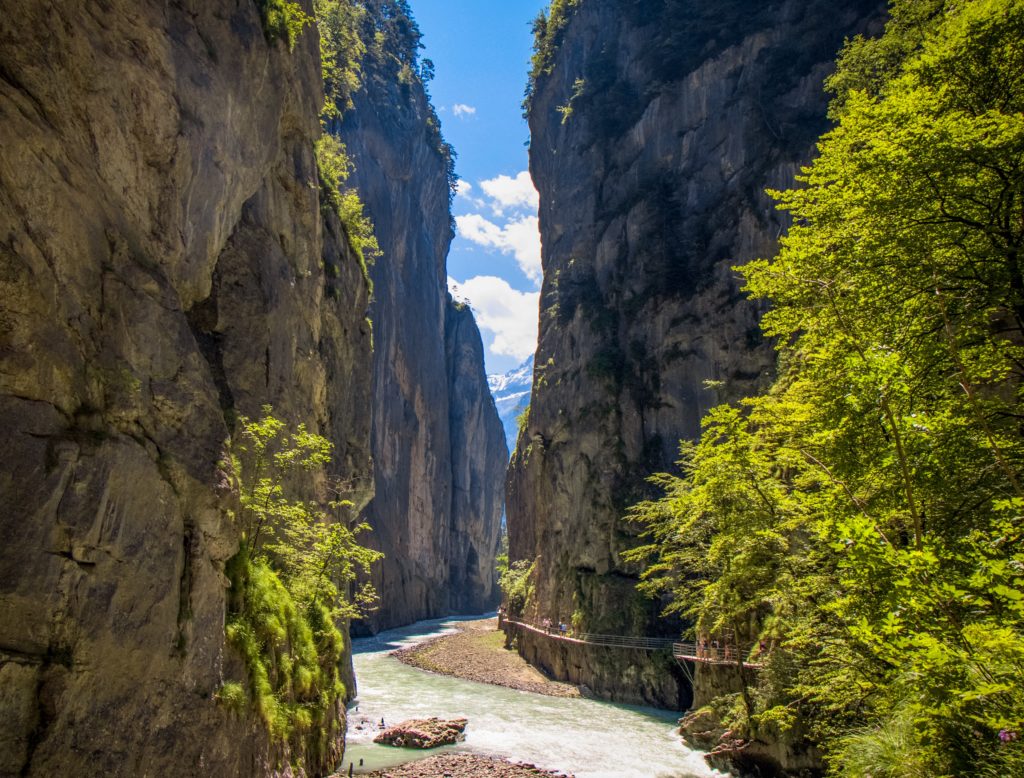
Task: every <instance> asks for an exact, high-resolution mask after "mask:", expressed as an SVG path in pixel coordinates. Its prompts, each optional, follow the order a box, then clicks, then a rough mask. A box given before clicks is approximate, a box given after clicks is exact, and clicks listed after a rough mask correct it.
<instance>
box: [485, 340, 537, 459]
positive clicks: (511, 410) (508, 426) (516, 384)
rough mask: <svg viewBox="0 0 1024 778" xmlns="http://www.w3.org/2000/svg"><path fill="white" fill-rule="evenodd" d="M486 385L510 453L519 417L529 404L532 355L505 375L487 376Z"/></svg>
mask: <svg viewBox="0 0 1024 778" xmlns="http://www.w3.org/2000/svg"><path fill="white" fill-rule="evenodd" d="M487 385H488V386H489V387H490V388H491V394H492V395H493V396H494V404H495V406H497V408H498V416H500V417H501V423H502V426H504V428H505V439H506V440H507V441H508V450H509V452H510V453H511V452H512V451H513V450H515V447H516V437H517V436H518V434H519V425H518V419H519V415H520V414H521V413H522V412H523V411H524V410H526V407H527V406H528V405H529V404H530V390H531V389H532V387H533V354H531V355H530V356H529V357H527V358H526V361H525V362H523V363H522V364H521V365H519V367H516V368H514V369H512V370H509V371H508V372H507V373H498V374H495V375H489V376H487Z"/></svg>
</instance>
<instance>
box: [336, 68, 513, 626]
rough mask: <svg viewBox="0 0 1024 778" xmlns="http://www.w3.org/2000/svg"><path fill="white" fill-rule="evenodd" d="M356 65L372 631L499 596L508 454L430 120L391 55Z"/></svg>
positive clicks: (354, 127) (349, 139) (354, 144)
mask: <svg viewBox="0 0 1024 778" xmlns="http://www.w3.org/2000/svg"><path fill="white" fill-rule="evenodd" d="M363 67H364V79H363V80H364V84H363V87H362V89H361V90H359V92H357V93H356V94H355V95H354V101H355V108H354V109H353V110H352V111H350V112H349V113H348V114H346V116H345V118H344V121H343V122H342V123H341V127H340V134H341V137H342V139H343V140H344V141H345V144H346V147H347V148H348V152H349V154H350V155H351V157H352V159H353V162H354V163H355V168H356V169H355V173H354V175H353V177H352V179H351V180H352V183H354V184H355V185H356V186H357V187H358V189H359V192H360V194H361V195H362V197H363V200H364V201H365V203H366V208H367V213H368V214H369V215H370V217H371V218H372V219H373V222H374V225H375V227H376V232H377V236H378V239H379V241H380V247H381V253H382V256H381V258H380V259H379V260H378V261H377V262H376V264H375V265H374V267H373V268H372V271H371V274H372V277H373V283H374V296H373V297H374V299H373V303H372V306H371V316H372V319H373V326H374V345H375V350H374V358H373V395H374V407H373V459H374V466H375V470H376V496H375V498H374V500H373V502H372V503H371V504H370V506H369V508H368V510H367V513H366V515H367V518H368V520H369V522H370V524H371V525H372V526H373V529H374V531H373V535H372V537H371V538H369V541H368V542H369V543H371V544H372V545H374V546H375V547H376V548H378V549H380V550H381V551H383V552H384V554H385V558H384V560H383V562H382V563H381V565H380V567H379V568H378V570H377V571H376V572H375V575H374V584H375V585H376V587H377V590H378V591H379V593H380V595H381V607H380V609H379V610H378V611H376V612H375V613H373V614H371V615H370V616H369V617H368V619H367V620H366V621H365V623H364V624H363V625H361V626H362V628H363V629H366V630H369V631H372V632H376V631H378V630H380V629H386V628H388V627H393V626H398V625H402V624H409V623H411V622H413V621H417V620H419V619H424V618H431V617H437V616H442V615H448V614H454V613H480V612H483V611H484V610H487V609H488V608H490V607H494V606H495V605H496V601H497V597H498V593H497V586H496V581H495V579H494V572H493V571H494V558H495V556H496V554H497V546H498V534H499V531H500V523H501V514H502V509H503V502H504V489H503V478H504V471H505V467H506V464H507V461H508V453H507V449H506V447H505V442H504V437H503V433H502V428H501V422H500V420H499V419H498V415H497V411H496V410H495V409H494V401H493V400H492V398H491V396H490V393H489V391H488V389H487V379H486V376H485V374H484V368H483V346H482V344H481V340H480V333H479V331H478V330H477V327H476V323H475V322H474V320H473V317H472V314H471V312H470V311H469V310H464V309H462V308H460V307H459V306H457V305H456V304H455V303H453V302H452V301H451V298H450V297H449V295H448V292H447V280H446V279H447V276H446V272H445V260H446V258H447V255H448V246H449V244H450V243H451V239H452V227H451V224H452V222H451V216H450V211H449V182H448V178H447V175H446V173H447V168H446V164H447V163H446V161H445V159H444V155H443V153H442V149H441V145H440V143H441V140H440V136H439V135H438V134H437V133H436V132H431V131H430V122H431V121H436V120H435V119H431V113H430V108H429V105H428V103H427V99H426V96H425V95H424V93H423V89H422V87H421V86H420V85H419V83H418V82H414V83H413V84H411V85H410V84H401V83H399V80H398V78H397V76H396V75H395V73H393V72H391V70H390V68H393V67H394V63H392V62H389V61H381V60H378V59H375V58H374V57H373V56H372V53H371V55H369V56H368V57H367V59H366V61H365V62H364V66H363Z"/></svg>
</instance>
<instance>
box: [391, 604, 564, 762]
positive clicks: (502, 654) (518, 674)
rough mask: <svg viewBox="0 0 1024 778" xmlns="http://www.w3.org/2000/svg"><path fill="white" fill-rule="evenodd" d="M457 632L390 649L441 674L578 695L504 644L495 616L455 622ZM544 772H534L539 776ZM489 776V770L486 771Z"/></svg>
mask: <svg viewBox="0 0 1024 778" xmlns="http://www.w3.org/2000/svg"><path fill="white" fill-rule="evenodd" d="M456 626H457V627H458V630H459V631H458V632H454V633H451V634H448V635H442V636H440V637H437V638H434V639H433V640H428V641H427V642H425V643H420V644H419V645H416V646H413V647H411V648H403V649H399V650H398V651H395V652H394V655H395V657H396V658H398V659H399V661H401V662H404V663H405V664H407V665H412V666H413V667H418V668H420V669H421V670H428V671H430V672H432V673H440V674H441V675H451V676H455V677H456V678H464V679H466V680H468V681H479V682H480V683H489V684H494V685H495V686H505V687H508V688H510V689H520V690H522V691H526V692H534V693H535V694H546V695H548V696H550V697H579V696H580V690H579V689H578V688H577V687H575V686H572V685H571V684H566V683H559V682H558V681H552V680H551V679H550V678H548V677H547V676H545V675H544V674H543V673H541V672H540V671H539V670H537V668H535V667H533V666H531V665H529V664H527V663H526V661H525V660H524V659H523V658H522V657H521V656H519V654H517V653H516V652H515V651H510V650H508V649H506V648H505V647H504V643H505V636H504V634H503V633H502V632H500V631H498V619H497V618H493V619H480V620H475V621H465V622H458V623H457V624H456ZM542 774H544V773H537V775H542ZM487 775H490V773H487Z"/></svg>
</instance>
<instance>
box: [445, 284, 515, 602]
mask: <svg viewBox="0 0 1024 778" xmlns="http://www.w3.org/2000/svg"><path fill="white" fill-rule="evenodd" d="M444 332H445V356H446V359H447V364H448V397H449V407H448V418H449V424H450V427H451V435H450V441H451V452H452V453H451V464H452V492H451V494H452V505H451V518H450V524H449V532H450V533H451V537H452V539H451V547H452V553H451V556H450V558H449V563H448V581H449V586H450V589H451V600H450V607H451V608H452V610H454V611H456V612H458V613H483V612H484V611H486V610H490V609H492V608H494V607H496V606H497V603H498V600H499V599H500V592H499V590H498V587H497V580H496V575H497V573H496V570H495V556H496V555H497V549H498V543H499V542H500V540H501V538H500V534H501V514H502V511H503V508H504V503H505V479H504V473H505V468H506V467H507V466H508V446H507V444H506V442H505V429H504V427H503V426H502V423H501V419H500V418H499V417H498V413H497V409H496V408H495V405H494V399H493V397H492V396H491V391H490V387H489V386H488V385H487V376H486V374H485V372H484V347H483V342H482V341H481V339H480V330H479V329H477V326H476V321H475V320H474V319H473V312H472V311H471V310H470V309H469V307H468V306H465V305H461V304H459V303H455V302H453V301H452V299H451V298H450V297H449V298H448V303H447V306H446V309H445V326H444Z"/></svg>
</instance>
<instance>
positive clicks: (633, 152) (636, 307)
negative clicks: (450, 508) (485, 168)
mask: <svg viewBox="0 0 1024 778" xmlns="http://www.w3.org/2000/svg"><path fill="white" fill-rule="evenodd" d="M883 8H884V4H883V3H881V2H878V1H877V0H857V2H849V3H843V4H841V5H839V6H836V4H834V3H829V2H824V0H814V1H813V2H807V1H806V0H771V1H770V2H753V1H752V0H729V1H728V2H717V3H698V2H694V1H693V0H658V2H648V3H622V2H617V1H616V0H582V1H581V2H580V3H579V4H578V6H577V8H576V10H575V11H572V10H570V20H569V22H568V24H567V26H566V27H565V28H564V30H563V33H562V35H561V41H560V44H559V45H558V47H557V51H556V52H555V53H554V57H553V60H552V63H551V65H552V68H551V72H550V73H549V74H547V75H541V77H540V78H539V80H538V82H537V84H536V89H535V91H534V94H533V96H532V105H531V108H530V115H529V119H530V127H531V131H532V141H531V146H530V169H531V173H532V175H533V178H534V181H535V183H536V185H537V188H538V190H539V192H540V226H541V233H542V237H543V263H544V285H543V290H542V297H541V317H540V335H539V345H538V351H537V355H536V367H535V374H534V384H533V401H532V404H531V407H530V416H529V424H528V426H527V428H526V429H525V430H524V432H523V434H522V435H521V436H520V438H519V440H518V445H517V450H516V452H515V455H514V457H513V462H512V466H511V470H510V475H509V480H508V487H507V488H508V524H509V535H510V547H511V557H512V559H525V560H529V561H531V562H533V561H536V572H535V585H536V592H535V600H534V602H533V604H532V605H531V610H530V612H529V613H527V614H526V616H527V617H528V618H531V619H537V620H540V619H543V618H550V619H552V620H553V621H556V622H558V621H565V622H569V621H572V623H573V625H574V626H575V627H576V628H577V630H578V631H589V632H598V633H609V634H634V635H639V634H647V635H653V634H657V633H658V632H659V630H664V631H665V634H666V636H669V637H671V636H677V635H678V632H675V631H674V630H677V629H678V625H676V626H675V627H673V626H672V625H665V623H664V622H660V621H659V620H658V619H657V614H658V611H659V609H660V608H659V604H658V603H652V602H649V601H646V600H644V599H643V598H642V597H640V596H638V595H637V594H636V591H635V584H636V580H637V574H638V572H639V571H638V570H637V569H636V567H634V566H631V565H630V564H627V563H625V562H624V561H623V560H622V557H621V554H622V552H623V551H624V550H625V549H628V548H630V547H632V546H634V545H635V544H636V542H637V540H636V537H635V536H636V528H635V527H633V526H631V525H629V524H628V523H626V522H624V521H623V518H622V517H623V515H624V513H625V511H626V509H627V507H628V506H629V505H631V504H633V503H635V502H636V501H638V500H639V499H641V498H643V497H644V496H646V495H648V494H650V493H651V492H650V489H651V487H650V486H649V485H647V484H646V482H645V478H646V477H647V476H649V475H650V474H652V473H656V472H659V471H665V470H666V469H670V468H671V467H672V464H673V461H674V460H675V459H676V457H677V455H678V443H679V440H680V439H682V438H688V439H695V438H696V437H697V436H698V434H699V431H700V426H699V425H700V419H701V416H702V415H703V413H704V412H705V411H707V410H708V409H709V408H711V407H712V406H714V405H716V404H718V403H720V402H722V401H725V400H729V399H735V398H738V397H740V396H742V395H745V394H748V393H750V392H753V391H756V390H757V389H758V388H759V387H762V386H764V385H765V383H766V382H767V380H768V379H769V377H770V376H771V374H772V371H773V360H774V353H773V351H772V349H771V347H770V345H769V344H767V343H765V342H764V341H763V340H762V338H761V335H760V331H759V328H758V320H759V314H760V311H759V309H758V307H757V306H756V305H755V304H752V303H750V302H749V301H747V300H746V299H745V298H744V295H743V294H742V293H741V292H740V289H739V281H738V279H737V274H736V273H735V272H734V271H733V270H732V269H731V268H732V267H733V266H734V265H738V264H743V263H744V262H747V261H749V260H751V259H754V258H756V257H763V256H770V255H771V254H772V253H773V251H774V248H775V245H776V240H777V238H778V237H779V235H780V234H781V233H782V231H783V230H784V229H785V226H786V224H785V221H784V218H783V216H782V215H781V214H779V213H778V212H776V211H775V209H774V206H773V204H772V201H771V200H770V199H769V198H768V196H767V195H766V194H765V193H764V190H765V189H766V188H768V187H775V188H782V187H786V186H788V185H790V184H792V182H793V176H794V174H795V173H796V172H797V170H798V168H799V166H800V165H801V164H802V163H805V162H806V161H808V160H809V159H810V158H811V155H812V154H813V151H814V141H815V139H816V138H817V137H818V135H819V134H820V133H821V132H822V131H823V130H824V129H825V128H826V126H827V123H826V118H825V113H826V95H825V94H824V92H823V89H822V82H823V79H824V78H825V76H826V74H827V73H828V72H829V70H830V68H831V67H832V62H833V60H834V58H835V55H836V52H837V50H838V49H839V47H840V45H841V44H842V41H843V38H844V36H848V35H851V34H854V33H856V32H857V31H859V30H861V29H863V28H864V27H865V25H866V20H869V19H873V18H875V19H877V18H878V17H879V15H880V13H881V11H882V10H883ZM708 382H713V383H708ZM556 643H557V641H545V640H543V639H541V638H537V639H535V640H534V639H530V640H526V641H523V643H521V646H522V647H523V650H524V651H525V652H527V653H528V654H529V657H530V659H531V661H535V662H537V663H538V664H540V665H541V666H543V667H545V668H546V669H548V670H550V671H551V672H554V673H556V674H557V676H558V677H560V678H564V679H571V680H572V681H573V682H575V683H584V684H586V685H587V686H588V687H590V688H591V689H592V690H593V691H594V692H595V693H597V694H599V695H602V696H607V697H611V698H615V699H620V700H624V701H638V702H639V701H646V702H650V703H655V704H660V705H664V706H667V707H676V706H681V707H683V708H685V707H687V706H688V704H689V696H690V691H689V688H688V687H689V685H688V683H687V681H686V680H685V678H684V677H683V676H682V675H681V674H679V673H677V672H675V671H674V670H673V669H672V667H671V665H672V662H671V660H670V659H669V660H668V661H667V662H664V663H662V664H663V665H664V666H662V667H656V666H654V665H651V666H648V667H643V666H642V665H643V664H644V660H643V658H642V657H640V658H638V657H637V656H633V655H632V654H633V653H635V652H622V651H613V650H601V651H598V650H596V649H595V650H586V651H582V652H580V653H581V655H580V656H573V655H572V654H573V651H569V650H567V649H564V648H562V647H559V646H557V645H556ZM654 661H656V662H658V661H660V660H657V659H655V660H654ZM638 663H639V665H638Z"/></svg>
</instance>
